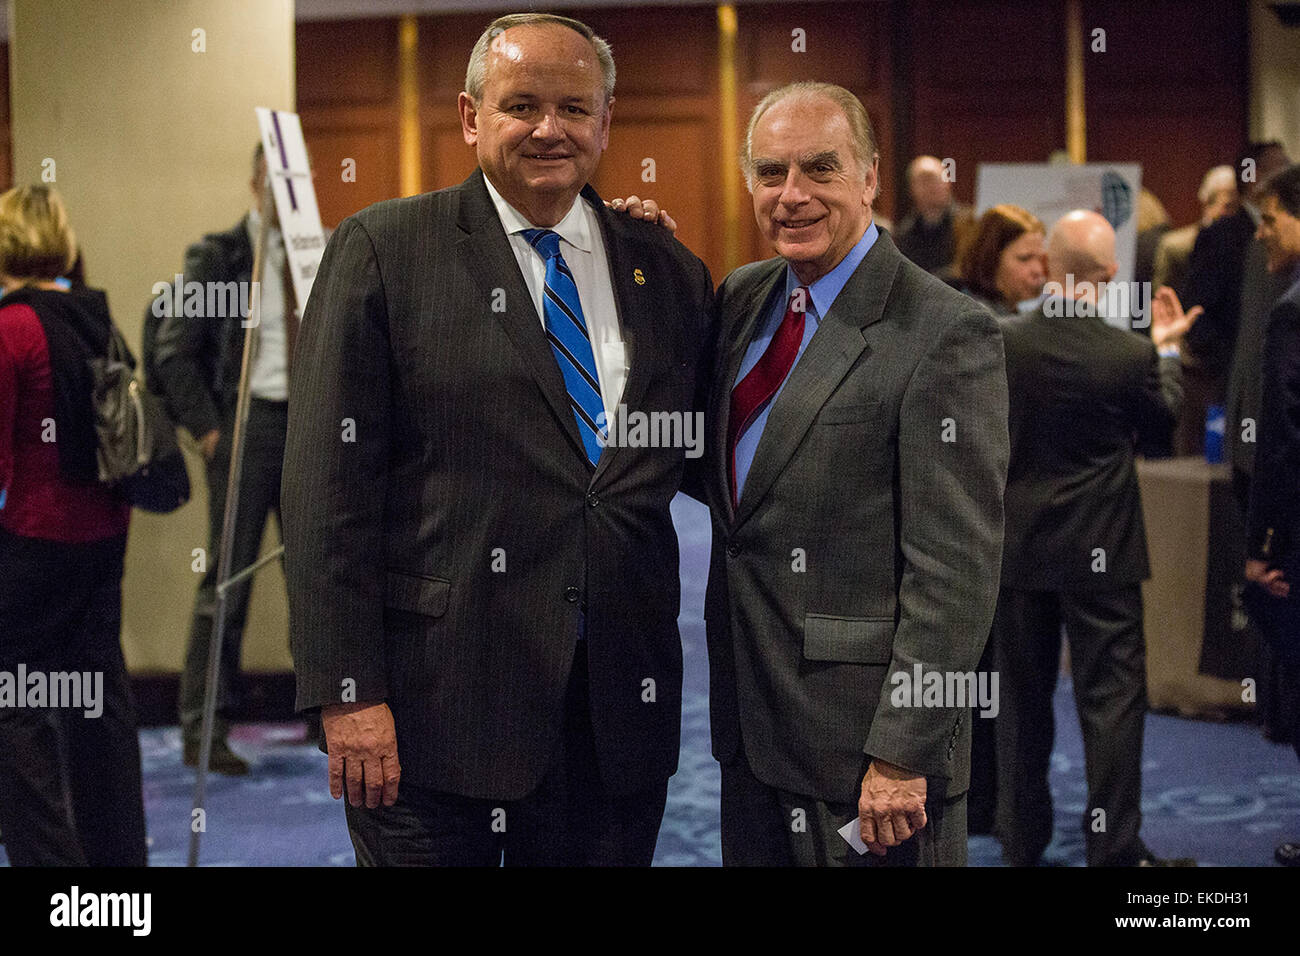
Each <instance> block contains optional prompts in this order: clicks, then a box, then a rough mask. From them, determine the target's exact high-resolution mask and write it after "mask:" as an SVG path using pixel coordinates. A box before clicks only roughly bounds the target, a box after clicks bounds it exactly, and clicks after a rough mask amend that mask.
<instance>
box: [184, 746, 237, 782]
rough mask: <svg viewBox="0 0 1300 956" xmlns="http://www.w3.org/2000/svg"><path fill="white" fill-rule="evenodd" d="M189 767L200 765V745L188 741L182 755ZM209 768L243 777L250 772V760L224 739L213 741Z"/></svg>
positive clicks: (228, 775) (229, 775)
mask: <svg viewBox="0 0 1300 956" xmlns="http://www.w3.org/2000/svg"><path fill="white" fill-rule="evenodd" d="M182 759H183V760H184V761H185V766H187V767H197V766H198V765H199V745H198V743H197V742H195V743H190V742H189V741H186V743H185V752H184V754H183V755H182ZM208 769H209V770H211V771H212V772H213V773H220V774H225V775H226V776H227V777H242V776H245V775H246V774H247V773H248V761H247V760H245V759H244V758H243V757H241V756H239V754H237V753H235V752H234V751H233V750H231V749H230V744H228V743H226V741H224V740H214V741H212V753H211V754H210V755H209V756H208Z"/></svg>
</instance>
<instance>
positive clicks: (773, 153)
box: [750, 96, 876, 284]
mask: <svg viewBox="0 0 1300 956" xmlns="http://www.w3.org/2000/svg"><path fill="white" fill-rule="evenodd" d="M751 143H752V148H751V155H752V156H753V159H752V160H751V164H750V188H751V190H752V191H753V194H754V216H755V218H756V219H757V220H758V228H759V229H760V230H761V231H762V233H763V235H764V236H766V237H767V239H768V241H769V242H771V243H772V245H773V246H774V247H775V248H776V251H777V254H778V255H781V256H783V257H784V258H785V259H786V260H788V261H789V263H790V266H791V268H793V269H794V273H795V275H797V276H798V277H799V281H800V282H803V283H804V284H807V283H810V282H812V281H814V280H816V279H819V278H821V277H822V276H824V275H825V274H826V273H828V272H830V271H831V270H832V269H834V268H835V266H837V265H838V264H839V262H840V260H842V259H843V258H844V257H845V256H846V255H847V254H848V252H849V250H850V249H852V248H853V246H854V245H855V244H856V243H857V241H858V240H859V239H861V238H862V234H863V233H864V232H866V231H867V227H868V226H870V225H871V201H872V200H873V199H874V198H875V196H876V163H875V162H874V161H873V162H872V164H871V165H870V166H869V167H867V168H865V169H864V168H863V167H862V166H861V164H859V162H858V161H857V159H856V158H855V156H854V155H853V139H852V134H851V133H850V130H849V122H848V120H847V119H846V118H845V116H844V113H843V112H842V111H841V110H840V108H839V107H838V106H836V105H835V104H834V103H833V102H831V101H830V100H828V99H826V98H825V97H816V98H811V99H810V98H806V97H799V96H792V97H790V98H788V99H784V100H782V101H781V102H779V103H777V104H775V105H774V106H772V107H770V108H769V109H768V110H767V112H766V113H764V114H763V115H762V116H761V117H760V118H759V120H758V123H757V124H756V125H755V127H754V133H753V137H752V141H751Z"/></svg>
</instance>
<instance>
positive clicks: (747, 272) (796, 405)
mask: <svg viewBox="0 0 1300 956" xmlns="http://www.w3.org/2000/svg"><path fill="white" fill-rule="evenodd" d="M743 169H744V173H745V176H746V179H747V181H748V184H749V187H750V190H751V192H752V193H753V198H754V213H755V217H756V219H757V221H758V225H759V228H760V230H761V231H762V232H763V234H764V235H765V236H766V237H767V239H768V240H769V241H770V242H771V243H772V244H773V245H774V247H775V249H776V251H777V253H778V254H779V257H778V258H774V259H769V260H767V261H764V262H757V263H752V264H750V265H747V266H744V267H743V268H741V269H738V270H737V271H735V272H733V273H732V274H731V275H729V276H728V277H727V279H726V281H725V282H724V283H723V284H722V287H721V288H720V289H719V293H718V295H719V310H720V322H721V331H720V339H719V343H718V364H717V365H716V368H715V374H714V387H713V392H712V399H711V402H710V406H709V429H710V449H711V450H710V455H709V468H708V476H707V491H708V499H709V504H710V508H711V512H712V520H713V545H712V556H711V565H710V569H709V582H708V589H707V597H706V603H705V622H706V625H707V633H708V645H709V678H710V691H709V698H710V699H709V703H710V719H711V723H712V734H713V754H714V756H715V757H716V758H717V760H718V761H719V763H720V764H721V766H722V859H723V864H724V865H782V864H801V865H802V864H808V865H864V864H865V865H870V864H872V863H877V864H878V863H888V864H893V865H918V864H920V865H962V864H964V862H965V859H966V813H965V799H966V790H967V785H968V778H969V773H970V739H971V726H970V713H971V712H970V709H969V703H970V702H969V701H968V700H965V699H962V700H957V699H949V698H948V697H945V696H941V698H940V699H933V698H931V697H927V698H926V699H925V702H924V704H923V703H922V696H921V693H920V692H921V687H920V686H916V687H915V694H913V693H912V685H911V683H910V682H912V681H913V680H917V681H918V685H919V683H920V682H923V681H928V680H930V679H932V675H937V676H938V679H939V680H941V681H942V680H944V679H945V677H951V676H952V675H971V676H973V674H972V672H973V670H974V668H975V666H976V662H977V661H978V660H979V657H980V651H981V649H982V648H983V646H984V641H985V638H986V637H987V635H988V630H989V625H990V623H991V621H992V617H993V608H994V603H995V599H996V593H997V592H996V587H995V582H996V580H997V573H998V563H999V559H1000V548H1001V543H1002V487H1003V482H1004V479H1005V475H1006V463H1007V433H1006V413H1007V408H1006V379H1005V373H1004V371H1003V364H1002V346H1001V341H1000V338H999V335H998V330H997V324H996V322H995V320H994V318H993V316H991V315H990V314H989V313H988V312H987V311H986V310H985V309H984V308H982V307H981V306H979V305H978V304H976V303H975V302H972V301H971V300H970V299H969V298H967V297H965V296H963V295H962V294H961V293H959V292H957V291H955V290H953V289H951V288H949V287H948V286H947V285H945V284H944V283H943V282H942V281H940V280H938V279H936V278H934V277H933V276H931V275H929V274H927V273H926V272H925V271H924V270H922V269H921V268H919V267H918V266H916V265H914V264H913V263H911V262H909V261H908V260H907V259H905V258H904V257H903V256H902V254H901V253H900V252H899V251H898V249H897V248H896V247H895V245H894V243H893V241H892V240H891V239H890V237H889V234H888V232H886V231H884V230H882V229H880V228H879V227H877V226H876V224H875V223H874V222H873V221H872V201H873V199H874V197H875V194H876V184H877V152H876V142H875V137H874V134H873V132H872V130H871V124H870V120H869V119H868V118H867V113H866V110H865V109H864V108H863V107H862V104H861V103H860V102H859V101H858V100H857V98H856V97H854V96H853V94H852V93H850V92H849V91H848V90H845V89H843V88H842V87H838V86H832V85H830V84H825V83H796V84H793V85H791V86H787V87H782V88H781V89H778V90H776V91H774V92H772V93H771V94H769V95H768V96H767V97H766V98H764V99H763V101H762V102H761V103H759V105H758V107H757V108H756V109H755V111H754V113H753V115H752V116H751V119H750V123H749V133H748V137H747V149H746V156H745V160H744V165H743ZM985 676H986V677H987V675H985ZM904 685H906V687H905V686H904ZM846 826H847V827H849V828H850V833H851V835H852V836H853V837H854V838H855V839H860V840H861V841H862V842H863V843H864V844H865V847H864V848H863V852H861V853H858V852H855V850H854V848H852V847H851V846H850V844H849V842H847V840H848V837H846V836H842V835H841V833H840V832H837V831H840V830H841V828H844V827H846ZM866 850H870V851H871V852H870V853H866V852H865V851H866Z"/></svg>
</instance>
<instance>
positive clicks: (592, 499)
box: [587, 491, 600, 508]
mask: <svg viewBox="0 0 1300 956" xmlns="http://www.w3.org/2000/svg"><path fill="white" fill-rule="evenodd" d="M587 504H588V505H590V506H591V507H593V508H594V507H596V505H598V504H600V497H599V496H598V495H597V494H596V493H595V492H594V491H593V492H592V493H591V494H589V495H587Z"/></svg>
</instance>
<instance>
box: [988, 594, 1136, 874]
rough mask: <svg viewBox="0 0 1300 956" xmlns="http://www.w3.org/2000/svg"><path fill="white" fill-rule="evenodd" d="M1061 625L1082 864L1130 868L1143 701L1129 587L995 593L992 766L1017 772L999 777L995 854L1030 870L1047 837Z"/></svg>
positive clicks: (1133, 603)
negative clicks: (1077, 746) (1077, 731)
mask: <svg viewBox="0 0 1300 956" xmlns="http://www.w3.org/2000/svg"><path fill="white" fill-rule="evenodd" d="M1062 624H1064V625H1065V631H1066V635H1067V637H1068V638H1069V643H1070V669H1071V673H1072V675H1073V679H1074V698H1075V705H1076V707H1077V709H1078V713H1079V724H1080V727H1081V729H1082V731H1083V750H1084V764H1085V769H1086V773H1087V780H1088V803H1087V807H1086V808H1085V810H1084V814H1083V832H1084V839H1085V844H1086V847H1087V855H1088V865H1089V866H1131V865H1133V864H1135V863H1136V862H1137V861H1138V860H1139V859H1140V858H1141V857H1142V856H1143V855H1144V854H1145V853H1146V847H1145V846H1144V845H1143V843H1142V840H1141V837H1140V836H1139V835H1138V831H1139V830H1140V829H1141V826H1142V806H1141V802H1142V731H1143V725H1144V722H1145V720H1146V710H1147V699H1146V646H1145V644H1144V642H1143V636H1142V590H1141V586H1140V585H1137V584H1133V585H1130V586H1126V587H1122V588H1117V589H1115V590H1109V591H1059V592H1058V591H1021V590H1018V589H1015V588H1003V589H1002V591H1001V593H1000V595H999V599H998V610H997V616H996V623H995V627H996V629H997V661H998V671H999V673H1000V682H1001V698H1002V700H1001V709H1000V711H999V713H998V719H997V759H998V765H999V766H1000V767H1004V768H1015V769H1014V772H1007V773H1002V774H1000V775H999V778H998V800H997V803H998V806H997V812H998V818H997V832H998V836H999V837H1000V838H1001V840H1002V849H1003V854H1004V856H1005V858H1006V860H1007V862H1008V863H1009V864H1011V865H1012V866H1032V865H1034V864H1035V863H1037V862H1038V859H1039V858H1040V857H1041V856H1042V853H1043V851H1044V850H1045V849H1046V848H1047V845H1048V843H1050V842H1051V839H1052V795H1051V790H1050V788H1049V786H1048V776H1047V775H1048V769H1049V764H1050V761H1051V755H1052V743H1053V738H1054V737H1055V732H1056V726H1055V722H1054V720H1053V713H1052V695H1053V693H1054V692H1055V690H1056V679H1057V673H1058V671H1059V670H1060V658H1061V625H1062ZM1098 810H1100V811H1102V814H1100V815H1099V814H1098V813H1097V811H1098Z"/></svg>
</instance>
